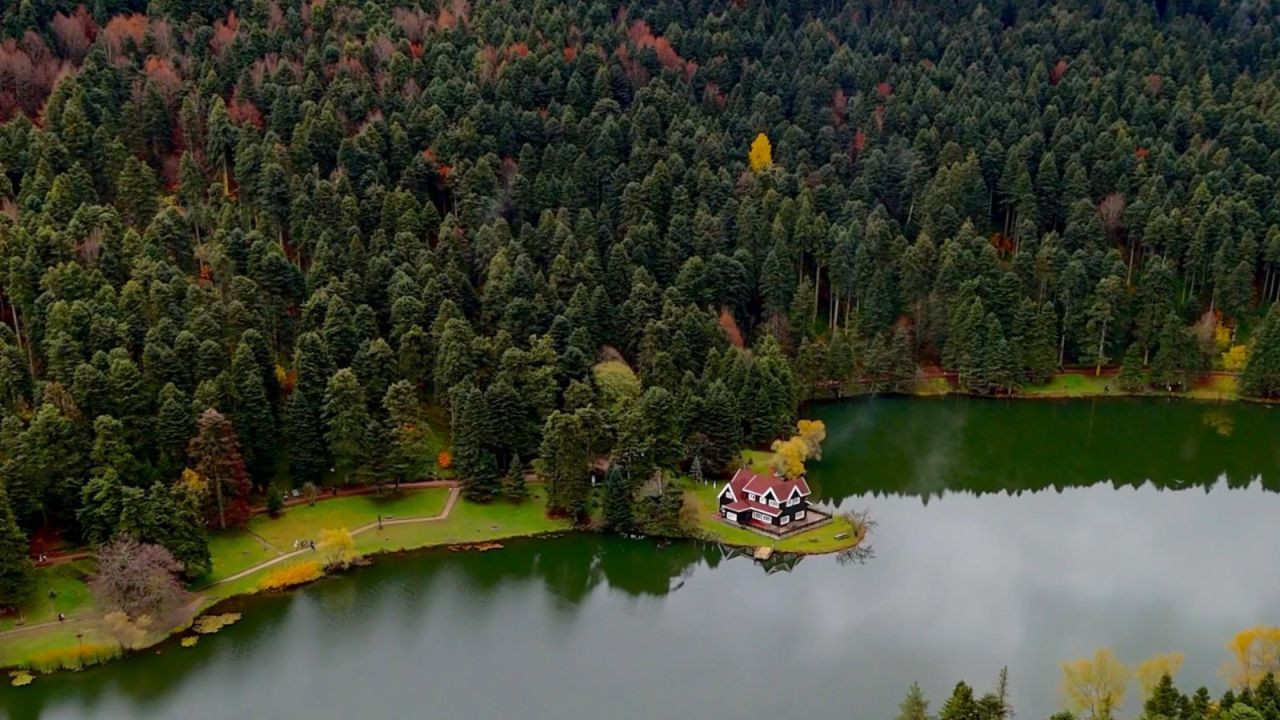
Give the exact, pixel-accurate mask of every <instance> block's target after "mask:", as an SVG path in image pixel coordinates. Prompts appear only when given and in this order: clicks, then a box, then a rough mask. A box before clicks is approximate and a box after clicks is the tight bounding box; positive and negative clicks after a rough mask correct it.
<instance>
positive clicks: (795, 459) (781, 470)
mask: <svg viewBox="0 0 1280 720" xmlns="http://www.w3.org/2000/svg"><path fill="white" fill-rule="evenodd" d="M826 437H827V427H826V425H824V424H823V422H822V421H821V420H800V421H799V422H798V423H796V434H795V435H792V436H791V437H789V438H787V439H786V440H775V441H774V443H773V467H774V469H775V470H777V471H778V474H780V475H782V476H783V477H785V478H787V479H790V480H794V479H795V478H798V477H801V476H802V475H804V463H805V461H806V460H809V459H821V458H822V441H823V440H825V439H826Z"/></svg>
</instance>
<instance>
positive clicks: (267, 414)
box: [231, 344, 276, 487]
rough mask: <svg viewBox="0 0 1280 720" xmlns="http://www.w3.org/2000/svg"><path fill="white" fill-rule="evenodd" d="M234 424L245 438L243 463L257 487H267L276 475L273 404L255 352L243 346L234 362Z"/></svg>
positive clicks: (239, 348)
mask: <svg viewBox="0 0 1280 720" xmlns="http://www.w3.org/2000/svg"><path fill="white" fill-rule="evenodd" d="M231 384H232V387H231V392H232V396H233V400H234V403H235V404H234V409H233V410H232V412H231V422H232V424H233V425H234V426H235V428H236V436H237V437H242V438H244V439H245V440H244V444H243V449H244V460H245V465H246V466H247V467H248V469H249V475H250V477H252V478H253V480H254V484H255V485H257V486H258V487H266V485H267V482H268V481H269V480H270V479H271V476H272V475H273V474H274V473H275V461H276V431H275V421H274V419H273V417H272V414H271V403H270V401H269V400H268V399H267V391H266V388H264V387H263V385H262V371H261V369H260V368H259V367H258V363H257V360H256V359H255V358H254V355H253V351H252V350H251V349H250V348H249V346H248V345H244V344H241V345H240V346H238V347H237V348H236V352H235V354H234V355H233V356H232V358H231Z"/></svg>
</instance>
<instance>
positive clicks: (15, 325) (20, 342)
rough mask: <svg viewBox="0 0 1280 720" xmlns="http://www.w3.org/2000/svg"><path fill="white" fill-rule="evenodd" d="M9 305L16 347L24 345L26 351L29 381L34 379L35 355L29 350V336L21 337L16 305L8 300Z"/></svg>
mask: <svg viewBox="0 0 1280 720" xmlns="http://www.w3.org/2000/svg"><path fill="white" fill-rule="evenodd" d="M9 307H10V308H12V309H13V334H14V335H15V336H17V338H18V347H20V348H21V347H24V346H25V349H26V351H27V370H29V371H30V372H31V382H35V381H36V356H35V354H34V353H32V351H31V338H27V339H26V341H25V342H24V341H23V339H22V318H21V317H20V314H19V312H18V306H17V305H15V304H14V303H13V301H12V300H10V301H9Z"/></svg>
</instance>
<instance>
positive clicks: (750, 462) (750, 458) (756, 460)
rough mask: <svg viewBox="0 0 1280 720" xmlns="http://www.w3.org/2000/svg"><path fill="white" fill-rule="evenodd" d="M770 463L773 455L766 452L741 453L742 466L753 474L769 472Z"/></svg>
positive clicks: (748, 451)
mask: <svg viewBox="0 0 1280 720" xmlns="http://www.w3.org/2000/svg"><path fill="white" fill-rule="evenodd" d="M771 462H773V453H772V452H770V451H768V450H743V451H742V466H743V467H745V468H747V469H748V470H750V471H751V472H753V473H767V472H769V471H770V467H769V463H771Z"/></svg>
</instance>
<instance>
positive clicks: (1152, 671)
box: [1134, 652, 1183, 700]
mask: <svg viewBox="0 0 1280 720" xmlns="http://www.w3.org/2000/svg"><path fill="white" fill-rule="evenodd" d="M1182 658H1183V655H1182V653H1180V652H1168V653H1158V654H1156V655H1152V656H1151V657H1149V658H1147V659H1146V660H1143V661H1142V662H1140V663H1138V667H1136V668H1134V674H1135V675H1137V676H1138V682H1139V683H1140V684H1141V685H1142V698H1143V700H1145V699H1147V698H1149V697H1151V691H1152V690H1155V689H1156V686H1157V685H1159V684H1160V678H1162V677H1164V676H1165V675H1168V676H1169V677H1171V678H1172V677H1173V676H1175V675H1177V674H1178V670H1179V669H1180V668H1181V667H1182Z"/></svg>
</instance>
